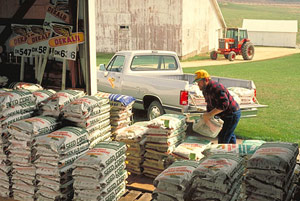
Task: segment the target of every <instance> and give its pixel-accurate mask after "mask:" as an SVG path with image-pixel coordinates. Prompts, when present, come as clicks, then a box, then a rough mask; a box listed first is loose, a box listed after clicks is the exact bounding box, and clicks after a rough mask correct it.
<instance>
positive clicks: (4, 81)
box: [0, 76, 8, 87]
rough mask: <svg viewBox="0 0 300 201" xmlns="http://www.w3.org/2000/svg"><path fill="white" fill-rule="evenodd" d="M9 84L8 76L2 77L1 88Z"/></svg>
mask: <svg viewBox="0 0 300 201" xmlns="http://www.w3.org/2000/svg"><path fill="white" fill-rule="evenodd" d="M7 82H8V78H7V77H6V76H0V87H2V86H5V85H6V84H7Z"/></svg>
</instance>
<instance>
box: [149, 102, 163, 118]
mask: <svg viewBox="0 0 300 201" xmlns="http://www.w3.org/2000/svg"><path fill="white" fill-rule="evenodd" d="M164 113H165V111H164V109H163V107H162V105H161V104H160V102H158V101H153V102H152V103H151V104H150V106H149V107H148V111H147V118H148V120H152V119H155V118H156V117H159V116H161V115H163V114H164Z"/></svg>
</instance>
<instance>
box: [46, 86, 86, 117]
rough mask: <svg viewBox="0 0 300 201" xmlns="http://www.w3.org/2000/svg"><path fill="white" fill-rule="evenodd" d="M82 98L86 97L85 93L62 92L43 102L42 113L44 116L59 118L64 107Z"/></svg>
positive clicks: (75, 91) (76, 91)
mask: <svg viewBox="0 0 300 201" xmlns="http://www.w3.org/2000/svg"><path fill="white" fill-rule="evenodd" d="M82 96H84V92H83V91H78V90H61V91H59V92H57V93H55V94H53V95H52V96H50V97H49V98H48V99H46V100H45V101H43V102H42V107H41V110H42V113H43V115H49V116H55V117H58V116H59V115H60V113H61V110H62V108H63V107H64V106H66V105H67V104H68V103H70V102H71V101H73V100H75V99H77V98H80V97H82Z"/></svg>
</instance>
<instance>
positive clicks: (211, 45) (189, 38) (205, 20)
mask: <svg viewBox="0 0 300 201" xmlns="http://www.w3.org/2000/svg"><path fill="white" fill-rule="evenodd" d="M182 18H183V23H182V24H183V25H182V41H183V42H182V56H193V55H196V54H199V53H203V52H208V51H210V50H212V49H217V48H218V38H220V37H222V29H223V25H222V23H221V20H220V18H219V17H218V15H217V10H216V8H215V6H214V4H213V1H212V0H183V17H182Z"/></svg>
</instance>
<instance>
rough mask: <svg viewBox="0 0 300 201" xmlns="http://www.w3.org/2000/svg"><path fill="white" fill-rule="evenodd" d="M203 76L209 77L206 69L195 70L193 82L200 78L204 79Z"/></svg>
mask: <svg viewBox="0 0 300 201" xmlns="http://www.w3.org/2000/svg"><path fill="white" fill-rule="evenodd" d="M205 78H209V79H210V76H209V74H208V72H207V71H206V70H197V71H196V72H195V80H194V82H199V81H200V80H202V79H205Z"/></svg>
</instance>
